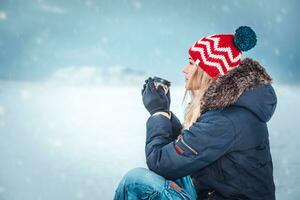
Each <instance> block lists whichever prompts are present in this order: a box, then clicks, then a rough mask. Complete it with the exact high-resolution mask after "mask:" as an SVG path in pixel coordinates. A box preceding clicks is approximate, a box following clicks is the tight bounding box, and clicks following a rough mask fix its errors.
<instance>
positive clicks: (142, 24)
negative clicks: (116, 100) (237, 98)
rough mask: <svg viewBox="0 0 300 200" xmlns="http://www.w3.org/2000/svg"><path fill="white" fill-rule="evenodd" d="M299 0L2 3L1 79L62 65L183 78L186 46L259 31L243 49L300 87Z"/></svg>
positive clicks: (36, 76) (37, 75) (44, 74)
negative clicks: (209, 38)
mask: <svg viewBox="0 0 300 200" xmlns="http://www.w3.org/2000/svg"><path fill="white" fill-rule="evenodd" d="M299 4H300V3H299V1H296V0H289V1H279V0H272V1H271V0H269V1H268V0H262V1H239V0H233V1H232V0H230V1H229V0H227V1H217V0H212V1H200V0H185V1H183V0H178V1H176V0H165V1H159V0H153V1H129V0H122V1H110V0H101V1H94V0H85V1H83V0H76V1H71V0H70V1H66V0H64V1H62V0H61V1H59V0H1V1H0V79H13V80H16V79H17V80H20V79H21V80H43V79H47V78H48V77H49V76H51V75H52V74H53V73H55V71H57V70H58V69H61V68H65V67H70V66H72V67H82V66H95V67H99V68H101V67H104V68H109V67H112V66H116V65H118V66H124V67H127V68H131V69H133V70H137V71H142V72H146V73H147V74H150V75H159V76H163V77H165V78H167V79H170V80H172V82H173V83H181V82H182V83H183V76H182V72H181V69H182V66H183V65H184V64H185V62H186V61H187V50H188V48H189V47H190V46H191V45H192V44H193V43H194V42H195V41H196V40H197V39H199V38H200V37H203V36H206V35H209V34H214V33H234V31H235V29H236V28H238V26H240V25H248V26H251V27H252V28H253V29H254V30H255V31H256V33H257V37H258V43H257V46H256V47H255V48H254V49H252V50H250V51H249V52H246V53H244V55H243V57H246V56H249V57H252V58H254V59H256V60H258V61H260V62H261V63H262V65H263V66H265V67H266V68H267V70H268V71H269V72H270V73H271V75H273V77H274V78H275V81H276V82H279V83H287V84H292V83H296V84H299V83H300V82H299V79H298V78H297V77H298V76H297V75H300V73H299V68H298V63H296V58H297V57H299V50H298V49H297V48H298V47H299V46H300V45H299V40H298V38H297V36H298V35H299V27H298V26H296V23H297V21H296V20H297V19H299V12H298V8H299Z"/></svg>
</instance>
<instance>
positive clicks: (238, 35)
mask: <svg viewBox="0 0 300 200" xmlns="http://www.w3.org/2000/svg"><path fill="white" fill-rule="evenodd" d="M233 41H234V44H235V46H236V47H237V48H238V49H240V50H241V51H248V50H250V49H252V48H253V47H254V46H255V45H256V41H257V39H256V34H255V32H254V31H253V30H252V29H251V28H250V27H249V26H240V27H239V28H238V29H236V31H235V34H234V40H233Z"/></svg>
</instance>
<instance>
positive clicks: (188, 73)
mask: <svg viewBox="0 0 300 200" xmlns="http://www.w3.org/2000/svg"><path fill="white" fill-rule="evenodd" d="M197 67H198V66H197V65H196V63H195V62H194V61H193V59H192V58H191V56H189V63H187V64H186V65H185V66H184V67H183V70H182V72H183V73H184V76H185V88H186V89H187V90H190V89H192V88H191V84H190V82H191V77H192V75H193V73H194V72H195V71H196V70H197Z"/></svg>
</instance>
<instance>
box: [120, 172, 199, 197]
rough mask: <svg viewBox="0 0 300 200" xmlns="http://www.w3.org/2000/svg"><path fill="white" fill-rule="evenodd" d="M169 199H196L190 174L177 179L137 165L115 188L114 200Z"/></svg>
mask: <svg viewBox="0 0 300 200" xmlns="http://www.w3.org/2000/svg"><path fill="white" fill-rule="evenodd" d="M125 199H126V200H136V199H151V200H155V199H162V200H165V199H168V200H171V199H172V200H177V199H184V200H196V199H197V195H196V190H195V187H194V185H193V182H192V179H191V177H190V176H185V177H182V178H179V179H176V180H175V181H171V180H167V179H165V178H164V177H162V176H160V175H158V174H156V173H154V172H152V171H151V170H149V169H146V168H142V167H137V168H134V169H131V170H130V171H128V172H127V173H126V174H125V176H124V177H123V178H122V180H121V182H120V183H119V185H118V187H117V189H116V190H115V196H114V200H125Z"/></svg>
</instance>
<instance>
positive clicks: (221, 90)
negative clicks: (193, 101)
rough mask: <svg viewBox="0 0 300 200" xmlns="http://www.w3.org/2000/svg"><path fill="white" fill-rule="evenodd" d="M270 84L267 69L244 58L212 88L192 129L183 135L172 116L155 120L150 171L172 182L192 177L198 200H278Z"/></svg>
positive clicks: (151, 122)
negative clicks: (271, 142)
mask: <svg viewBox="0 0 300 200" xmlns="http://www.w3.org/2000/svg"><path fill="white" fill-rule="evenodd" d="M271 83H272V78H271V77H270V76H269V75H268V74H267V72H266V71H265V69H264V68H263V67H262V66H260V65H259V63H258V62H256V61H253V60H251V59H249V58H246V59H244V60H243V61H242V62H241V63H240V66H239V67H237V68H235V69H233V70H232V71H230V72H228V73H227V74H226V75H224V76H222V77H220V78H219V79H217V80H216V81H215V82H213V83H212V84H211V85H210V86H209V88H208V89H207V91H206V92H205V94H204V96H203V100H204V101H203V104H202V106H201V113H202V115H201V116H200V117H199V118H198V119H197V121H196V122H194V123H193V124H192V126H191V127H190V128H189V129H186V130H183V131H181V123H180V121H179V120H178V118H177V117H176V116H175V115H174V114H173V113H172V117H171V120H169V119H168V118H167V117H165V116H162V115H156V116H151V117H150V118H149V119H148V120H147V138H146V147H145V150H146V152H145V153H146V161H147V165H148V167H149V169H150V170H152V171H154V172H156V173H157V174H159V175H161V176H163V177H165V178H167V179H170V180H176V179H178V178H180V177H183V176H187V175H191V176H192V180H193V183H194V185H195V187H196V190H197V194H198V198H199V199H206V198H207V197H208V196H210V198H209V199H255V200H256V199H257V200H258V199H265V200H273V199H275V186H274V181H273V164H272V158H271V153H270V145H269V134H268V128H267V124H266V122H268V121H269V120H270V118H271V117H272V115H273V113H274V111H275V108H276V104H277V98H276V94H275V92H274V89H273V87H272V86H271ZM179 134H180V135H179ZM178 135H179V136H178ZM177 136H178V137H177ZM208 194H211V195H208Z"/></svg>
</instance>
